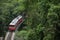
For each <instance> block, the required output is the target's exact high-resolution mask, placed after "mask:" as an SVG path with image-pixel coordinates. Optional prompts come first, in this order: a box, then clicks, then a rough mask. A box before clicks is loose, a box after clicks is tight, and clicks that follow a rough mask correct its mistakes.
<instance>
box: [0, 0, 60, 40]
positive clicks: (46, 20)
mask: <svg viewBox="0 0 60 40" xmlns="http://www.w3.org/2000/svg"><path fill="white" fill-rule="evenodd" d="M22 12H26V14H27V18H26V20H25V22H24V24H26V26H25V27H24V28H23V29H22V30H21V31H18V32H17V33H16V34H17V37H18V38H22V40H59V37H60V36H58V35H59V34H60V33H59V31H60V30H59V28H60V0H1V1H0V30H1V31H0V32H1V33H0V36H4V35H3V34H5V32H6V31H7V29H8V25H9V23H10V22H11V21H12V20H13V18H15V17H16V16H18V15H20V14H21V13H22ZM2 29H3V30H2ZM3 32H4V33H3ZM1 34H2V35H1Z"/></svg>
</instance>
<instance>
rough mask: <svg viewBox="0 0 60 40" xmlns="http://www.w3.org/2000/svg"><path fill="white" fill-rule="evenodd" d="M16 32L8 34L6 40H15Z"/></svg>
mask: <svg viewBox="0 0 60 40" xmlns="http://www.w3.org/2000/svg"><path fill="white" fill-rule="evenodd" d="M14 36H15V32H7V34H6V36H5V39H4V40H14Z"/></svg>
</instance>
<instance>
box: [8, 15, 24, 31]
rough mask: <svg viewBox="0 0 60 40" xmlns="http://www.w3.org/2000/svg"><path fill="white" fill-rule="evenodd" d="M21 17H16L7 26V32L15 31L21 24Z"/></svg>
mask: <svg viewBox="0 0 60 40" xmlns="http://www.w3.org/2000/svg"><path fill="white" fill-rule="evenodd" d="M23 20H24V19H23V17H22V16H21V15H19V16H17V17H16V18H15V19H13V21H12V22H11V23H10V24H9V31H15V30H16V28H17V27H18V26H19V25H20V24H21V23H22V22H23Z"/></svg>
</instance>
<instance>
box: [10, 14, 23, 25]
mask: <svg viewBox="0 0 60 40" xmlns="http://www.w3.org/2000/svg"><path fill="white" fill-rule="evenodd" d="M21 18H22V16H21V15H19V16H17V17H16V18H14V19H13V20H12V22H11V23H10V24H9V25H16V23H17V22H18V20H19V19H21Z"/></svg>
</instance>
